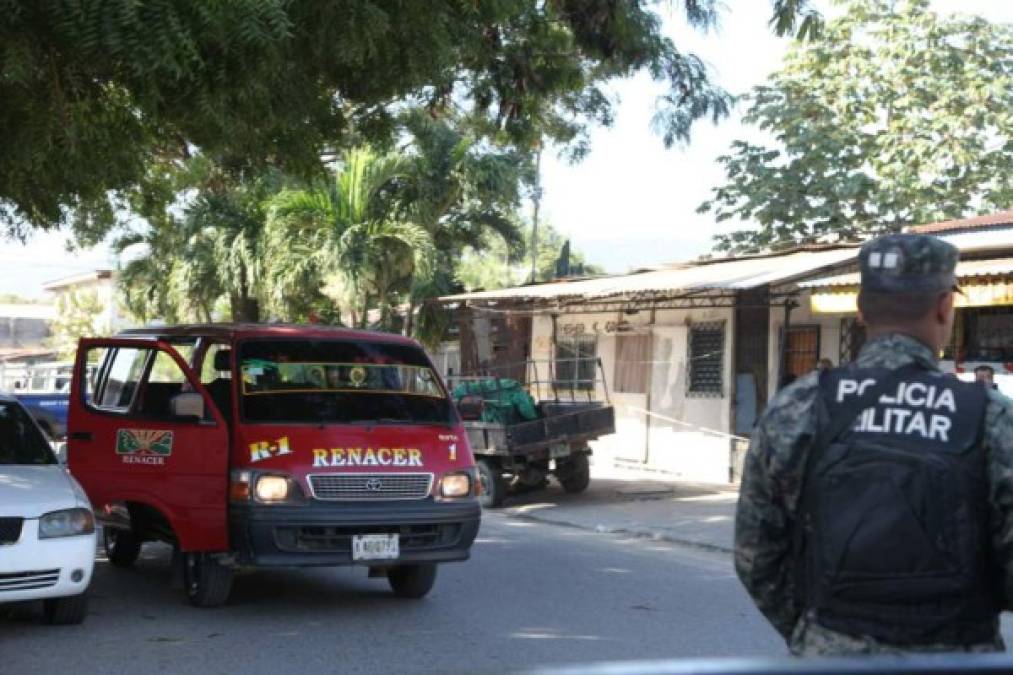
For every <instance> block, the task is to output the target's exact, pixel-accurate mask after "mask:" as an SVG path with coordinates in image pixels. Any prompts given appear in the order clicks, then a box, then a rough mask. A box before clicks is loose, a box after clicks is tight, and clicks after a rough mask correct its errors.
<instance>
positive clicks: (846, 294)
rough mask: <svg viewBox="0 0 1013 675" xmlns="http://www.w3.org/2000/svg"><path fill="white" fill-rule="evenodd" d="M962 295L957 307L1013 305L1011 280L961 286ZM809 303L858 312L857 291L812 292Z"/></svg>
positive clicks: (821, 310)
mask: <svg viewBox="0 0 1013 675" xmlns="http://www.w3.org/2000/svg"><path fill="white" fill-rule="evenodd" d="M961 290H962V291H963V295H961V294H959V293H958V294H957V297H956V302H955V303H954V304H956V306H957V307H1001V306H1004V305H1013V282H1010V281H993V282H988V283H982V284H968V285H966V286H961ZM809 304H810V306H811V307H812V311H813V313H814V314H855V313H857V312H858V292H857V291H841V292H837V293H813V294H812V295H811V296H810V298H809Z"/></svg>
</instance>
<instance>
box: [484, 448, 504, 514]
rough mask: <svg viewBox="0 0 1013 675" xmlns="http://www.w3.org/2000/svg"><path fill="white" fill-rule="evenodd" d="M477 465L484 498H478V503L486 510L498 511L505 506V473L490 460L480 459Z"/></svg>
mask: <svg viewBox="0 0 1013 675" xmlns="http://www.w3.org/2000/svg"><path fill="white" fill-rule="evenodd" d="M477 463H478V479H479V481H481V483H482V496H481V497H479V498H478V501H479V503H481V504H482V506H484V507H485V508H488V509H498V508H499V507H501V506H503V500H504V499H506V492H507V482H506V480H505V479H504V478H503V472H502V471H500V470H499V467H498V466H496V464H495V462H491V461H489V460H488V459H480V460H478V462H477Z"/></svg>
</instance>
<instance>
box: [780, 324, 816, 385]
mask: <svg viewBox="0 0 1013 675" xmlns="http://www.w3.org/2000/svg"><path fill="white" fill-rule="evenodd" d="M784 356H785V359H786V361H785V374H787V375H791V376H793V377H802V376H803V375H805V374H806V373H809V372H812V371H813V370H816V364H817V362H818V361H819V358H820V327H819V326H789V327H788V346H787V349H785V352H784Z"/></svg>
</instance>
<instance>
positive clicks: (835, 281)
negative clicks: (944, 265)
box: [798, 258, 1013, 288]
mask: <svg viewBox="0 0 1013 675" xmlns="http://www.w3.org/2000/svg"><path fill="white" fill-rule="evenodd" d="M956 273H957V279H975V278H978V277H1001V276H1007V275H1011V274H1013V258H992V259H989V260H965V261H962V262H959V263H957V270H956ZM858 283H859V275H858V272H851V273H850V274H838V275H835V276H832V277H823V278H821V279H812V280H810V281H802V282H800V283H799V284H798V286H799V288H832V287H834V286H840V287H847V286H858Z"/></svg>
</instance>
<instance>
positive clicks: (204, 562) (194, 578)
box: [183, 553, 233, 607]
mask: <svg viewBox="0 0 1013 675" xmlns="http://www.w3.org/2000/svg"><path fill="white" fill-rule="evenodd" d="M232 577H233V572H232V568H231V567H226V566H225V565H223V564H221V563H220V562H219V561H218V560H217V559H215V558H214V557H212V556H211V555H209V554H207V553H185V554H183V582H184V584H185V588H186V596H187V599H189V600H190V604H191V605H194V606H195V607H221V606H222V605H224V604H225V603H226V602H228V600H229V593H231V592H232Z"/></svg>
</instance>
